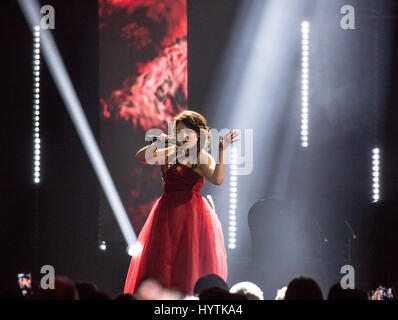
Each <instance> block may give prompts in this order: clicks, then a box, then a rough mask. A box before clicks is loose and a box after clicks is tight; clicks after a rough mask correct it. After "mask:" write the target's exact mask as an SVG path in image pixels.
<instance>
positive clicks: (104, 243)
mask: <svg viewBox="0 0 398 320" xmlns="http://www.w3.org/2000/svg"><path fill="white" fill-rule="evenodd" d="M99 248H100V249H101V250H102V251H105V250H106V242H105V241H101V243H100V245H99Z"/></svg>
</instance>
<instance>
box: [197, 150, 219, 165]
mask: <svg viewBox="0 0 398 320" xmlns="http://www.w3.org/2000/svg"><path fill="white" fill-rule="evenodd" d="M215 162H216V161H215V160H214V158H213V156H212V155H211V154H210V153H208V152H207V151H205V150H201V151H200V152H199V159H198V165H199V167H203V166H206V167H212V166H214V165H215Z"/></svg>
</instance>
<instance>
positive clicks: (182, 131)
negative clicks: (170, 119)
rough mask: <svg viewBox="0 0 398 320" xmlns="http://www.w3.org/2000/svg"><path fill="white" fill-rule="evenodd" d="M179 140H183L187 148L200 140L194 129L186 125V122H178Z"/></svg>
mask: <svg viewBox="0 0 398 320" xmlns="http://www.w3.org/2000/svg"><path fill="white" fill-rule="evenodd" d="M176 133H177V140H178V141H183V142H184V146H185V147H186V148H192V147H193V146H195V144H196V142H197V141H198V135H197V134H196V132H195V131H194V130H192V129H189V128H187V127H186V126H185V124H184V123H182V122H178V124H177V127H176Z"/></svg>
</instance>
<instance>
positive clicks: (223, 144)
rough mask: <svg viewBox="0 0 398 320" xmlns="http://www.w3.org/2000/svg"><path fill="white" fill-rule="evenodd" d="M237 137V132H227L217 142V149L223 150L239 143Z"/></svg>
mask: <svg viewBox="0 0 398 320" xmlns="http://www.w3.org/2000/svg"><path fill="white" fill-rule="evenodd" d="M238 135H239V132H237V131H229V132H228V133H226V134H225V135H224V136H223V137H222V138H221V139H220V142H219V145H218V149H219V150H225V149H227V148H228V147H229V146H230V145H231V144H232V143H234V142H236V141H239V140H240V139H236V137H237V136H238Z"/></svg>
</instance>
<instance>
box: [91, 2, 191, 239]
mask: <svg viewBox="0 0 398 320" xmlns="http://www.w3.org/2000/svg"><path fill="white" fill-rule="evenodd" d="M99 29H100V75H101V79H100V84H101V87H100V95H101V99H100V104H101V123H102V124H101V148H102V150H103V152H104V153H105V154H104V156H105V158H106V160H107V159H112V157H116V155H113V154H111V153H112V152H113V151H114V149H115V148H117V145H118V143H120V145H123V142H124V143H125V144H126V141H124V140H123V139H128V140H129V141H131V140H134V143H133V144H131V146H130V145H129V148H130V147H131V149H133V148H137V150H138V148H139V147H142V146H144V145H145V144H147V143H148V142H145V141H144V134H145V131H147V130H149V129H151V128H159V129H162V130H164V131H165V132H166V131H167V121H168V120H171V119H172V118H173V117H174V116H175V115H176V114H178V113H179V112H181V111H183V110H185V109H186V108H187V84H188V83H187V40H186V35H187V18H186V0H173V1H159V0H99ZM126 124H128V125H129V127H128V128H129V129H126ZM117 125H120V131H119V132H118V126H117ZM109 127H111V128H112V129H108V128H109ZM126 130H129V132H127V131H126ZM112 144H114V145H112ZM115 145H116V146H115ZM120 148H122V147H120ZM109 150H112V151H109ZM137 150H135V151H137ZM116 151H118V152H117V153H115V154H119V152H120V154H122V151H120V150H116ZM118 156H119V155H118ZM122 156H123V155H122ZM117 162H118V161H117V159H116V160H115V159H112V161H107V163H117ZM110 171H111V173H112V176H113V178H114V180H115V184H116V186H117V188H118V190H119V191H120V192H121V193H122V194H124V195H125V196H124V199H122V200H123V201H124V204H125V205H127V210H128V214H129V216H130V218H131V221H132V223H133V226H134V229H135V230H136V232H139V231H140V230H141V228H142V226H143V224H144V223H145V220H146V218H147V216H148V214H149V211H150V208H151V206H152V205H153V201H154V200H155V198H156V197H157V196H158V195H157V194H156V191H154V189H156V188H154V187H153V186H154V185H155V184H157V185H159V186H160V185H161V182H160V168H159V167H157V166H148V165H143V164H140V163H138V162H137V161H135V159H132V160H131V161H130V162H129V164H126V165H125V167H122V168H121V167H120V166H114V167H112V165H111V167H110ZM127 180H129V181H131V182H129V181H127ZM126 189H127V190H126ZM122 198H123V197H122ZM104 201H106V200H104ZM109 214H111V213H109Z"/></svg>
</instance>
